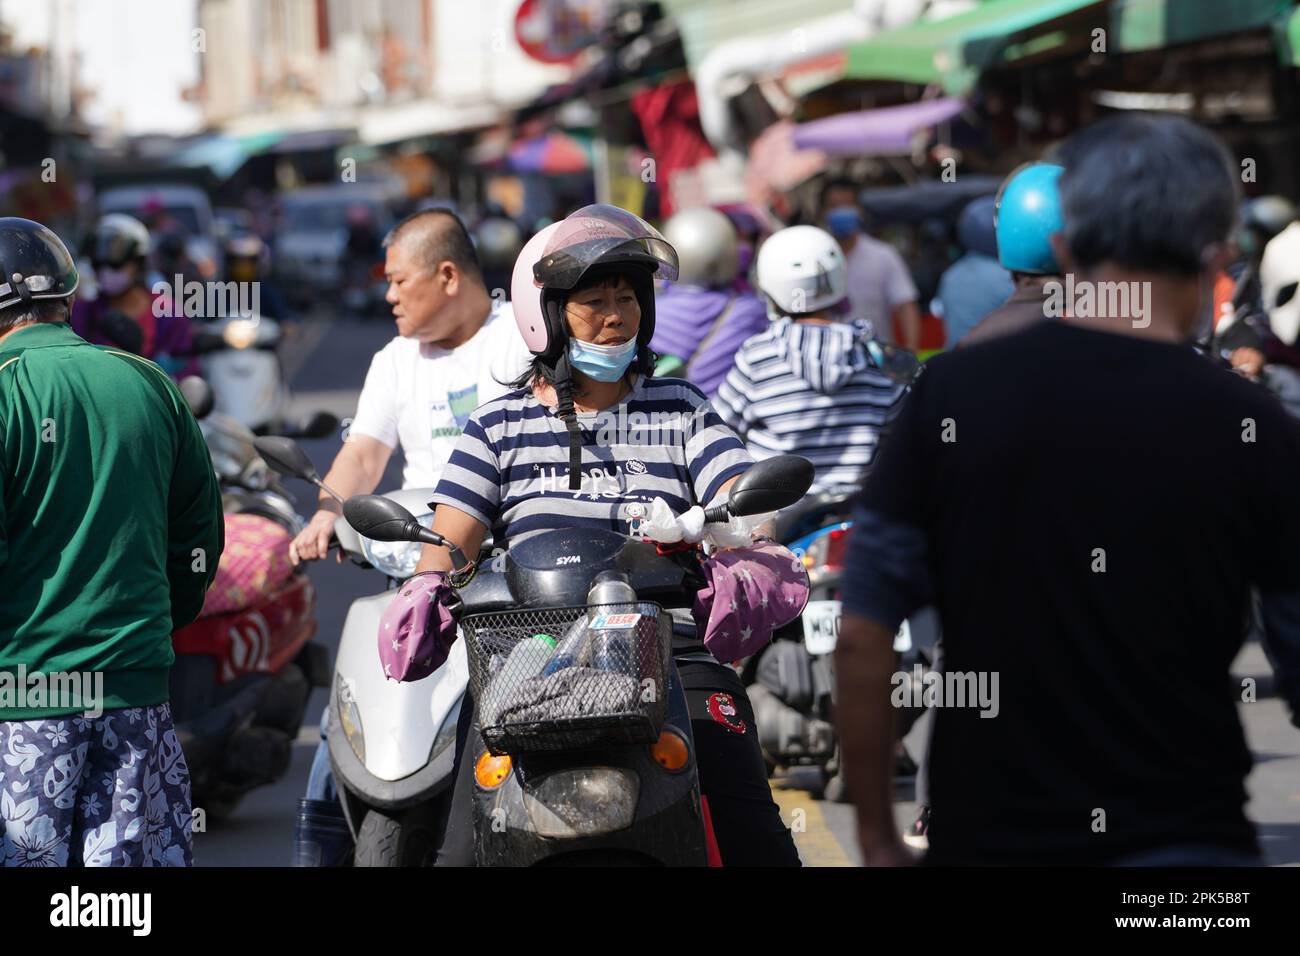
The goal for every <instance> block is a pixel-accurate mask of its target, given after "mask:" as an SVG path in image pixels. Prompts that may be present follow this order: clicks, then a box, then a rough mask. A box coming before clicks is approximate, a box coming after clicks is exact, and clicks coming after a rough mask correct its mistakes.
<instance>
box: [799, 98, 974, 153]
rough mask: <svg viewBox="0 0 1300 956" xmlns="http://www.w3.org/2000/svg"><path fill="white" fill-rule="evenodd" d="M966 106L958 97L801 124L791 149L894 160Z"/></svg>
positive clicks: (863, 111) (889, 107)
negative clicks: (920, 136) (919, 136)
mask: <svg viewBox="0 0 1300 956" xmlns="http://www.w3.org/2000/svg"><path fill="white" fill-rule="evenodd" d="M965 106H966V104H965V103H964V102H963V101H962V100H961V99H960V98H958V97H945V98H943V99H937V100H922V101H921V102H919V103H906V104H904V105H902V106H886V107H882V108H880V109H874V110H862V111H860V112H857V113H841V114H839V115H837V116H828V117H827V118H826V119H820V120H813V121H812V122H810V123H801V124H800V125H799V126H798V127H796V128H795V131H794V145H795V146H796V147H797V148H799V149H816V150H820V151H821V152H823V153H826V154H827V155H830V156H845V155H853V156H898V155H906V154H908V153H910V152H912V148H913V146H914V145H915V141H916V137H917V136H918V135H920V134H923V133H925V132H926V131H928V130H930V129H931V128H932V127H935V126H937V125H939V124H940V123H943V122H946V121H947V120H950V119H952V118H953V117H954V116H956V115H957V114H958V113H960V112H961V111H962V110H963V109H965Z"/></svg>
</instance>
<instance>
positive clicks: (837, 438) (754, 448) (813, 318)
mask: <svg viewBox="0 0 1300 956" xmlns="http://www.w3.org/2000/svg"><path fill="white" fill-rule="evenodd" d="M757 282H758V287H759V291H760V292H761V293H762V294H763V295H765V296H766V297H767V301H768V310H769V316H770V317H771V318H772V319H773V322H772V325H771V326H770V327H769V328H768V330H767V331H766V332H762V333H760V334H759V335H756V336H754V337H752V338H750V339H748V340H746V342H745V344H744V345H743V346H741V349H740V352H739V353H738V354H737V356H736V364H735V366H734V367H733V368H732V370H731V372H729V373H728V375H727V377H726V379H725V380H724V381H723V383H722V386H721V387H720V388H719V389H718V394H717V395H716V396H714V400H713V404H714V406H715V408H716V409H717V413H718V416H719V417H720V418H721V419H722V421H723V422H725V423H726V424H728V425H730V426H731V428H732V429H734V430H735V432H736V434H737V435H739V436H740V437H741V438H742V439H744V440H745V442H746V443H747V444H748V447H749V451H750V452H751V453H752V454H753V455H754V457H755V458H758V459H763V458H771V457H773V456H775V455H785V454H795V455H802V456H803V457H805V458H807V459H808V460H809V461H811V462H812V463H813V467H814V468H815V469H816V478H815V480H814V482H813V487H812V491H813V492H819V491H830V490H832V489H835V488H841V487H846V488H847V487H853V486H856V485H858V484H859V483H860V482H861V480H862V475H863V471H864V469H865V468H866V467H867V466H868V465H870V464H871V461H872V459H873V458H874V457H875V453H876V446H877V444H878V443H879V440H880V436H881V433H882V432H883V430H884V429H885V427H886V425H888V423H889V422H890V421H891V420H892V419H893V418H894V416H895V415H896V414H897V412H898V409H899V405H900V402H901V400H902V397H903V392H904V390H905V386H904V384H903V383H902V382H901V381H899V379H898V377H897V376H895V375H893V374H887V372H886V371H885V370H884V369H883V368H882V367H881V365H880V363H879V362H878V361H877V357H876V356H875V355H873V348H872V346H873V342H874V333H873V330H872V327H871V324H870V323H869V322H867V321H866V320H864V319H852V320H849V321H844V320H843V319H842V318H841V317H840V316H839V315H838V314H837V311H838V310H839V309H840V308H841V306H842V303H843V302H844V300H845V297H846V295H847V290H848V284H847V278H846V267H845V262H844V254H843V253H842V252H841V251H840V247H839V244H838V243H837V242H836V241H835V240H834V239H833V238H832V237H831V236H830V235H829V234H828V233H826V232H823V231H822V230H821V229H818V228H817V227H815V226H791V227H790V228H788V229H782V230H781V231H780V232H777V233H774V234H773V235H772V237H771V238H769V239H768V240H767V242H765V243H764V244H763V246H762V248H760V249H759V251H758V264H757ZM876 351H877V352H878V351H879V349H878V348H877V350H876Z"/></svg>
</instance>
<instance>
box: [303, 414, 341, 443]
mask: <svg viewBox="0 0 1300 956" xmlns="http://www.w3.org/2000/svg"><path fill="white" fill-rule="evenodd" d="M338 427H339V417H338V416H337V415H335V414H333V413H331V412H315V413H314V414H313V415H312V416H311V418H309V419H307V421H306V422H304V423H303V426H302V428H301V429H300V430H299V432H298V434H299V436H300V437H302V438H328V437H329V436H330V435H333V434H334V432H335V430H336V429H337V428H338Z"/></svg>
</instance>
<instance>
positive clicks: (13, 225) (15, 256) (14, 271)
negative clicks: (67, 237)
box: [0, 216, 77, 309]
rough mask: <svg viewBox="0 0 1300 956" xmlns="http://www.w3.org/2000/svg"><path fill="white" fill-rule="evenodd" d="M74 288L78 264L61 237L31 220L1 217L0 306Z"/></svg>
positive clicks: (58, 295) (56, 296) (53, 295)
mask: <svg viewBox="0 0 1300 956" xmlns="http://www.w3.org/2000/svg"><path fill="white" fill-rule="evenodd" d="M76 291H77V267H76V265H74V264H73V261H72V254H71V253H69V252H68V247H67V246H65V245H64V244H63V240H62V239H60V238H59V237H58V236H56V235H55V234H54V233H53V232H52V231H51V230H49V229H47V228H46V227H45V226H42V225H41V224H40V223H39V222H32V221H31V220H30V219H19V218H17V217H16V216H11V217H6V218H3V219H0V309H7V308H9V307H10V306H11V305H17V304H18V303H20V302H24V303H25V302H30V301H32V300H33V299H66V298H69V297H70V296H71V295H72V294H73V293H74V292H76Z"/></svg>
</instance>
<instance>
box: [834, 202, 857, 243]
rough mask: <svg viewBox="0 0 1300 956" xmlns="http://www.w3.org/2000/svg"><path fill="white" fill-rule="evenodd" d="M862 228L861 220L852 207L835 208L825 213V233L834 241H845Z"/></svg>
mask: <svg viewBox="0 0 1300 956" xmlns="http://www.w3.org/2000/svg"><path fill="white" fill-rule="evenodd" d="M861 228H862V218H861V217H860V216H859V215H858V211H857V210H856V209H854V208H853V207H852V206H836V207H835V208H834V209H828V210H827V211H826V231H827V232H829V233H830V234H831V235H832V236H834V237H835V238H836V239H847V238H848V237H849V236H851V235H853V234H854V233H855V232H857V231H858V230H859V229H861Z"/></svg>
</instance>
